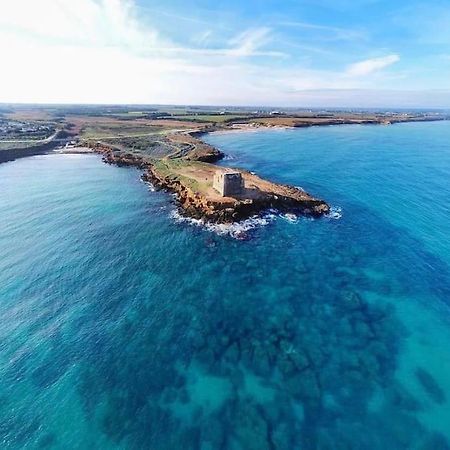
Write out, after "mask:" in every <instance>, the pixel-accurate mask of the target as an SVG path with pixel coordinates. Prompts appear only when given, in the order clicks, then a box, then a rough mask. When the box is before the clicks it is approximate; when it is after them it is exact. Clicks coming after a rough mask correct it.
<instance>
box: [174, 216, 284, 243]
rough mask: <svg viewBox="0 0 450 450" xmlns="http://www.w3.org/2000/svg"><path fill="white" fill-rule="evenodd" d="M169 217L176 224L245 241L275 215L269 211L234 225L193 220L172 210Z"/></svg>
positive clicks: (268, 222)
mask: <svg viewBox="0 0 450 450" xmlns="http://www.w3.org/2000/svg"><path fill="white" fill-rule="evenodd" d="M169 216H170V217H171V218H172V219H174V220H175V221H176V222H178V223H188V224H189V225H193V226H197V227H201V228H203V229H205V230H207V231H209V232H211V233H215V234H217V235H219V236H230V237H233V238H235V239H247V238H248V237H249V233H250V232H251V231H252V230H254V229H256V228H260V227H264V226H267V225H269V224H270V223H272V222H273V221H274V220H275V218H276V215H275V214H273V213H272V212H271V211H268V212H267V213H265V214H262V215H260V216H253V217H250V218H248V219H245V220H242V221H240V222H235V223H229V224H228V223H211V222H207V221H205V220H203V219H193V218H191V217H186V216H183V215H182V214H180V212H179V210H178V209H176V210H173V211H171V213H170V214H169Z"/></svg>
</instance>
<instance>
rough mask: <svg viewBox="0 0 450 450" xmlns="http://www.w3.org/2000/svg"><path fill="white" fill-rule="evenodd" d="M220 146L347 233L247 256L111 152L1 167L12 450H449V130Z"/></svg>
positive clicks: (235, 141)
mask: <svg viewBox="0 0 450 450" xmlns="http://www.w3.org/2000/svg"><path fill="white" fill-rule="evenodd" d="M207 140H208V141H209V142H211V143H212V144H214V145H217V146H218V147H220V148H221V149H222V150H224V151H225V152H226V153H227V154H229V155H231V156H232V157H233V159H232V160H228V161H226V164H227V165H233V164H234V165H236V166H240V167H247V168H248V169H250V170H255V171H257V172H258V173H259V174H261V175H265V176H270V177H271V178H274V179H275V180H278V181H281V182H287V183H290V184H294V185H300V186H302V187H303V188H304V189H306V190H308V191H310V192H311V193H314V194H316V195H317V196H320V197H322V198H325V199H327V200H328V201H329V202H330V203H331V204H332V205H333V206H335V207H339V208H341V210H342V217H341V218H340V219H339V220H334V219H331V218H325V219H321V220H307V219H301V218H300V219H299V220H293V218H291V217H287V218H286V217H285V219H283V218H274V217H272V218H271V219H270V220H267V224H266V225H265V226H260V227H257V228H256V229H254V230H253V231H251V239H250V240H248V241H240V240H236V239H233V238H232V237H230V236H228V235H226V234H225V235H218V234H216V233H214V232H211V230H209V231H208V230H204V229H203V228H202V227H198V226H190V225H188V224H186V223H184V222H181V223H179V222H178V221H176V220H174V219H173V215H174V206H173V205H172V204H171V203H170V201H171V197H170V196H169V195H167V194H164V193H161V192H148V187H147V186H146V185H145V184H143V183H142V182H140V181H139V172H138V171H136V170H134V169H126V168H117V167H110V166H106V165H103V164H102V163H101V161H100V159H99V158H98V157H97V156H46V157H34V158H28V159H23V160H18V161H15V162H12V163H7V164H3V165H0V193H1V195H0V211H1V214H2V215H1V221H0V255H1V258H0V312H1V317H2V320H1V321H0V345H1V352H0V380H1V383H0V398H1V402H0V442H2V446H3V447H5V448H56V449H60V448H61V449H66V448H80V449H84V448H104V449H108V448H111V449H113V448H121V449H122V448H123V449H129V448H131V449H134V448H136V449H141V448H150V449H158V450H159V449H178V448H186V449H191V448H192V449H194V448H201V449H220V448H223V449H265V448H267V449H348V448H351V449H383V450H385V449H391V448H392V449H400V448H402V449H448V448H450V447H449V442H450V350H449V348H450V323H449V317H450V315H449V307H448V305H449V303H448V302H449V299H450V241H449V240H448V236H449V234H450V214H449V213H450V211H449V206H448V198H449V196H450V182H449V180H450V145H449V144H448V142H450V123H449V122H441V123H421V124H403V125H395V126H389V127H382V126H340V127H328V128H309V129H302V130H289V131H284V130H283V131H281V130H273V131H261V132H257V133H229V134H213V135H210V136H208V138H207ZM216 231H217V230H216Z"/></svg>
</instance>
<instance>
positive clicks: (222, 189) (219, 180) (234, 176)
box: [213, 170, 244, 197]
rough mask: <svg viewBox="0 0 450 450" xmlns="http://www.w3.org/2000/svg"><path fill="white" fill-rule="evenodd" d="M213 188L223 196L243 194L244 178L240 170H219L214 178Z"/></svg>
mask: <svg viewBox="0 0 450 450" xmlns="http://www.w3.org/2000/svg"><path fill="white" fill-rule="evenodd" d="M213 188H214V189H215V190H216V191H217V192H219V194H220V195H221V196H222V197H229V196H232V195H239V194H242V192H243V190H244V179H243V178H242V174H241V173H240V172H234V171H230V170H227V171H217V172H216V173H215V174H214V178H213Z"/></svg>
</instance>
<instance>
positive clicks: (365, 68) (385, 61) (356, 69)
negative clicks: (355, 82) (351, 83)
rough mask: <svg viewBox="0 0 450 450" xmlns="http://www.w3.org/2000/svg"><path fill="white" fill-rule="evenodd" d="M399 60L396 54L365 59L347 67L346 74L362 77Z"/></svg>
mask: <svg viewBox="0 0 450 450" xmlns="http://www.w3.org/2000/svg"><path fill="white" fill-rule="evenodd" d="M398 61H400V57H399V56H398V55H387V56H383V57H381V58H372V59H365V60H364V61H359V62H357V63H354V64H350V66H348V67H347V70H346V74H347V75H349V76H351V77H363V76H367V75H370V74H372V73H374V72H378V71H379V70H382V69H384V68H386V67H389V66H391V65H392V64H395V63H396V62H398Z"/></svg>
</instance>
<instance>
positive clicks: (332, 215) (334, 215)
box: [326, 206, 342, 220]
mask: <svg viewBox="0 0 450 450" xmlns="http://www.w3.org/2000/svg"><path fill="white" fill-rule="evenodd" d="M326 217H327V218H329V219H334V220H339V219H340V218H341V217H342V208H341V207H339V206H332V207H331V208H330V212H329V213H328V214H327V215H326Z"/></svg>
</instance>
